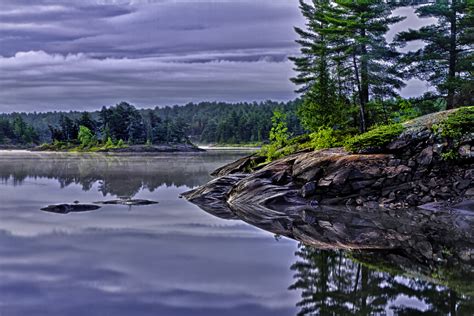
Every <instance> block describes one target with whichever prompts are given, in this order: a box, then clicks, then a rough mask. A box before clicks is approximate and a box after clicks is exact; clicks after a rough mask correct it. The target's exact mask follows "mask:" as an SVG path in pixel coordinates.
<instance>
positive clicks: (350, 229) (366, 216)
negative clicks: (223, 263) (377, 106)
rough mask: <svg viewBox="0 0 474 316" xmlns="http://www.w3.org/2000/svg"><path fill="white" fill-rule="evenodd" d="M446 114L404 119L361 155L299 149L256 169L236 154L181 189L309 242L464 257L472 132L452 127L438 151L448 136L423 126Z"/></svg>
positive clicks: (472, 213) (223, 213) (471, 231)
mask: <svg viewBox="0 0 474 316" xmlns="http://www.w3.org/2000/svg"><path fill="white" fill-rule="evenodd" d="M450 113H452V112H442V113H437V114H433V115H429V116H425V117H421V118H418V119H416V120H413V121H410V122H408V123H406V124H405V125H404V131H403V132H402V134H401V135H399V136H398V137H397V138H396V139H394V140H392V141H391V142H389V143H388V144H386V145H384V146H383V148H369V149H367V150H366V152H362V153H349V152H347V151H345V150H344V149H342V148H335V149H326V150H319V151H305V152H299V153H296V154H293V155H291V156H288V157H285V158H282V159H279V160H276V161H274V162H272V163H270V164H268V165H265V166H262V167H257V168H255V166H256V165H257V166H258V165H259V163H261V158H260V157H258V156H255V155H254V156H249V157H245V158H242V159H240V160H239V161H236V162H234V163H231V164H229V165H227V166H224V167H223V168H220V169H218V170H216V171H215V173H214V175H215V176H217V178H216V179H214V180H213V181H211V182H209V183H207V184H205V185H204V186H202V187H199V188H197V189H195V190H192V191H190V192H187V193H185V194H184V195H183V196H184V197H185V198H186V199H188V200H189V201H190V202H192V203H194V204H197V205H198V206H200V207H201V208H202V209H204V210H205V211H207V212H209V213H211V214H214V215H216V216H219V217H222V218H226V219H233V218H238V219H243V220H244V221H247V222H249V223H251V224H253V225H255V226H258V227H260V228H263V229H265V230H268V231H271V232H274V233H276V234H281V235H284V236H288V237H290V238H294V239H297V240H300V241H302V242H304V243H306V244H311V245H315V246H317V247H319V248H345V249H402V251H403V252H404V253H406V254H407V255H410V256H411V257H414V258H417V259H419V261H424V260H425V261H433V260H434V261H436V260H444V259H445V257H447V255H446V252H447V251H445V249H450V250H449V252H450V253H451V254H455V255H453V256H451V257H456V258H457V259H456V260H461V261H464V262H466V261H468V262H470V261H472V260H474V251H473V249H474V248H473V245H474V210H473V198H474V188H473V181H472V179H473V175H474V165H473V160H474V159H473V158H474V153H473V150H474V146H473V145H474V143H473V140H474V137H473V135H472V133H471V134H468V135H462V137H461V138H460V140H459V141H458V143H457V145H456V150H457V152H456V155H455V158H454V159H446V157H445V156H444V155H443V154H442V153H443V152H446V148H448V147H449V146H450V144H449V143H447V141H446V139H445V138H443V137H441V136H439V135H438V134H437V132H436V130H435V128H433V126H435V124H437V123H439V122H440V121H442V120H443V119H445V118H446V117H447V116H448V115H449V114H450ZM432 203H436V204H432ZM417 206H422V207H423V209H422V208H417ZM443 249H444V250H443ZM443 252H444V253H445V254H444V255H443Z"/></svg>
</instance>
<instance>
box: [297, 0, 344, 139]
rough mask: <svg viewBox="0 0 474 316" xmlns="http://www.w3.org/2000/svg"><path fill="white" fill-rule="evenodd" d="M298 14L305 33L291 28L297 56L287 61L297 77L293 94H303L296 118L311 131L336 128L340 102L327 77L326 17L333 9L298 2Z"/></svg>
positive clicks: (322, 0)
mask: <svg viewBox="0 0 474 316" xmlns="http://www.w3.org/2000/svg"><path fill="white" fill-rule="evenodd" d="M300 10H301V12H302V14H303V16H304V17H305V18H306V20H307V23H306V29H301V28H299V27H296V28H295V31H296V33H297V34H298V35H299V37H300V39H298V40H297V41H296V42H297V43H298V44H299V45H300V46H301V56H300V57H291V58H290V60H292V61H293V62H294V64H295V70H296V71H297V72H298V75H297V76H296V77H295V78H292V79H291V80H292V81H293V82H294V83H295V84H296V85H299V86H301V87H300V88H299V89H298V90H297V92H303V93H304V94H305V98H304V102H303V103H302V105H301V107H300V108H299V111H298V112H299V116H300V117H301V121H302V124H303V125H304V126H305V128H307V129H309V130H311V131H315V130H317V129H318V128H319V127H321V126H329V127H333V126H335V125H339V124H340V123H341V122H340V119H341V118H342V117H343V115H341V111H340V110H341V109H340V105H341V100H340V98H339V97H338V95H337V91H336V86H335V82H334V78H333V76H331V75H330V73H331V71H332V68H333V66H334V64H333V61H334V59H333V57H334V52H335V51H334V49H333V48H334V47H333V46H334V42H333V40H334V36H333V34H331V33H330V32H329V31H330V30H331V28H332V27H333V24H332V22H331V21H330V17H331V16H333V15H334V10H335V9H334V7H333V6H331V3H330V1H328V0H312V2H311V4H308V3H306V2H305V1H304V0H300Z"/></svg>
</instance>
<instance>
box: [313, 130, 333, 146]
mask: <svg viewBox="0 0 474 316" xmlns="http://www.w3.org/2000/svg"><path fill="white" fill-rule="evenodd" d="M310 138H311V147H312V148H314V149H325V148H331V147H336V146H338V144H339V141H338V138H337V137H336V134H335V132H334V130H333V129H332V128H324V127H322V128H319V130H318V131H317V132H315V133H311V134H310Z"/></svg>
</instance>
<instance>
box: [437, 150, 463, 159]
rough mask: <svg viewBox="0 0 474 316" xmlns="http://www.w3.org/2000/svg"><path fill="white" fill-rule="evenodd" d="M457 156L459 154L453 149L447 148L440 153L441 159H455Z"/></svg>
mask: <svg viewBox="0 0 474 316" xmlns="http://www.w3.org/2000/svg"><path fill="white" fill-rule="evenodd" d="M458 158H459V154H458V153H457V152H456V151H455V150H453V149H451V150H448V151H446V152H444V153H441V159H443V160H445V161H450V160H456V159H458Z"/></svg>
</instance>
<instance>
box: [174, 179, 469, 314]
mask: <svg viewBox="0 0 474 316" xmlns="http://www.w3.org/2000/svg"><path fill="white" fill-rule="evenodd" d="M240 178H241V177H239V175H231V176H225V177H221V178H218V179H216V180H214V181H211V182H209V183H208V184H206V185H205V186H202V187H200V188H198V189H195V190H192V191H190V192H186V193H184V194H183V196H184V197H185V198H187V199H188V200H189V201H190V202H192V203H194V204H196V205H198V206H200V207H201V208H202V209H203V210H205V211H207V212H209V213H211V214H213V215H215V216H218V217H220V218H229V219H233V218H238V219H241V220H243V221H245V222H247V223H249V224H251V225H254V226H256V227H259V228H261V229H264V230H266V231H269V232H272V233H274V234H278V235H282V236H286V237H289V238H292V239H295V240H298V241H300V242H302V244H304V245H306V246H300V249H299V251H298V253H297V256H298V257H299V260H298V261H297V262H296V263H295V264H294V265H293V266H292V269H293V270H294V271H295V278H296V281H295V283H294V284H293V285H292V286H291V287H290V289H293V290H299V291H300V292H301V295H302V299H301V301H300V302H299V304H298V306H299V307H300V315H387V314H395V315H446V314H449V313H451V315H473V314H474V313H473V312H474V300H473V296H474V285H473V284H474V282H473V281H474V265H473V263H474V247H473V245H474V235H473V234H474V216H473V215H474V214H473V213H472V212H470V211H469V209H470V207H471V205H472V202H469V201H468V202H465V203H463V204H462V205H459V207H453V208H438V209H425V210H422V209H417V208H410V209H403V210H397V211H393V210H388V209H383V208H373V209H356V208H350V207H325V206H324V207H323V206H321V207H314V206H311V205H307V204H305V202H304V201H301V202H300V203H295V201H296V198H295V196H297V195H296V193H295V194H294V195H293V196H291V198H288V197H289V196H290V195H291V194H293V191H291V190H285V195H284V196H282V195H281V194H279V191H278V187H276V186H271V185H268V186H266V187H263V186H261V187H259V189H262V190H266V191H265V192H261V191H258V192H257V193H255V192H254V195H253V196H249V195H244V194H240V195H239V192H241V191H239V187H238V186H237V189H234V191H231V192H229V191H226V190H225V188H229V187H232V186H229V185H228V184H229V183H236V182H238V181H239V179H240ZM254 189H255V188H254ZM272 190H275V191H274V192H273V191H272ZM269 191H272V192H271V194H270V193H269ZM236 192H237V193H236ZM266 196H272V197H274V198H272V199H266V198H265V197H266ZM285 198H286V199H287V200H286V199H285ZM323 249H325V250H323ZM337 249H339V250H337ZM343 251H344V252H343Z"/></svg>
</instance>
